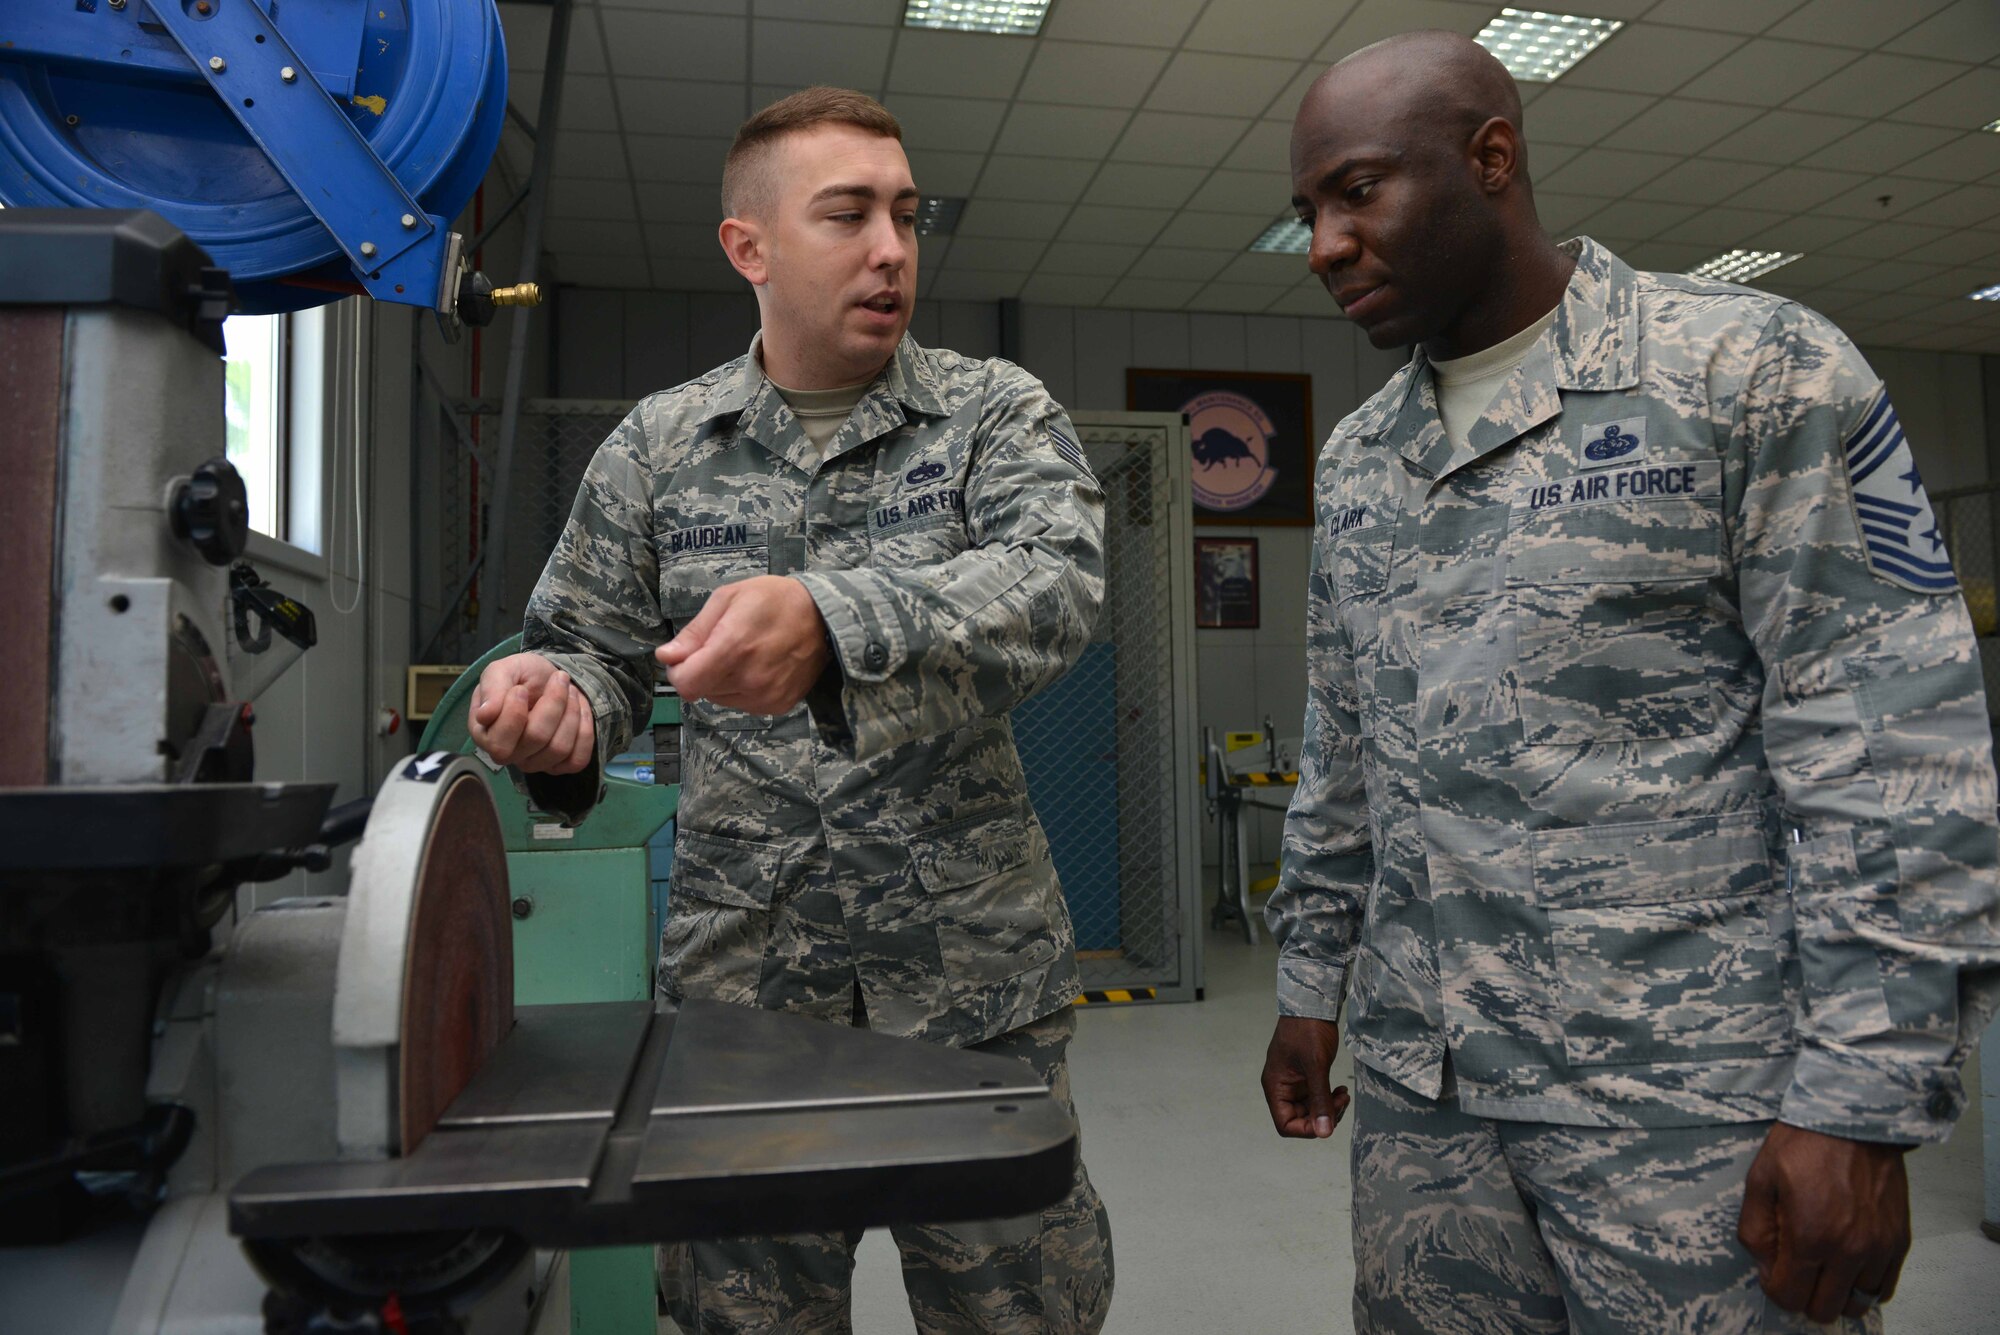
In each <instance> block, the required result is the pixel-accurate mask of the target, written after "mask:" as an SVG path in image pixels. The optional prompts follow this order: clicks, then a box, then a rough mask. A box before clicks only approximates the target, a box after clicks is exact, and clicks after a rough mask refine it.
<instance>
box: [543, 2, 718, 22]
mask: <svg viewBox="0 0 2000 1335" xmlns="http://www.w3.org/2000/svg"><path fill="white" fill-rule="evenodd" d="M593 3H594V4H595V6H596V7H597V8H598V9H647V10H661V9H666V10H672V11H674V12H675V13H679V14H734V15H736V16H737V17H739V18H740V17H742V16H744V15H746V14H748V13H749V12H750V0H582V3H581V4H579V5H578V6H577V8H579V9H589V8H591V6H592V4H593Z"/></svg>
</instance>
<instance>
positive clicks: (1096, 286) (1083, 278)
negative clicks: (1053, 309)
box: [1021, 273, 1117, 306]
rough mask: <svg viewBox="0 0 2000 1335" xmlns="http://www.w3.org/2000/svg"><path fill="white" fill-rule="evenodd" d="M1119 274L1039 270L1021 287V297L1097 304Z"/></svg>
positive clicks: (1056, 302) (1044, 302)
mask: <svg viewBox="0 0 2000 1335" xmlns="http://www.w3.org/2000/svg"><path fill="white" fill-rule="evenodd" d="M1116 281H1117V280H1116V279H1115V278H1112V277H1109V276H1107V275H1104V274H1059V273H1038V274H1035V275H1034V276H1033V277H1031V278H1029V279H1028V281H1027V282H1026V283H1024V284H1023V285H1022V287H1021V300H1022V301H1026V302H1033V303H1035V304H1037V305H1043V306H1095V305H1097V303H1099V302H1100V301H1103V300H1104V294H1105V293H1107V292H1109V291H1110V290H1111V285H1112V284H1113V283H1114V282H1116Z"/></svg>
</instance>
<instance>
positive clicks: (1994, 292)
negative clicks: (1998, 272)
mask: <svg viewBox="0 0 2000 1335" xmlns="http://www.w3.org/2000/svg"><path fill="white" fill-rule="evenodd" d="M1969 295H1970V296H1971V297H1972V299H1973V300H1974V301H2000V283H1995V284H1994V285H1993V286H1992V287H1982V288H1980V289H1979V290H1978V291H1977V292H1973V293H1970V294H1969Z"/></svg>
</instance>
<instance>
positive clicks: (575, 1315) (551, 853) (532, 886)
mask: <svg viewBox="0 0 2000 1335" xmlns="http://www.w3.org/2000/svg"><path fill="white" fill-rule="evenodd" d="M520 646H521V637H520V636H518V635H516V636H513V637H511V638H509V639H507V640H503V641H502V642H501V643H499V644H498V645H496V646H494V648H493V649H492V650H491V651H490V652H488V653H487V654H486V656H485V657H483V658H481V659H480V660H479V661H478V662H477V663H474V664H473V665H472V666H471V667H469V668H467V669H466V670H465V672H464V673H463V674H462V675H461V676H460V677H459V679H458V680H457V681H455V682H453V683H452V687H451V689H450V690H449V691H447V692H446V693H445V696H444V698H443V699H441V700H440V701H438V704H437V709H436V711H435V712H434V713H433V714H432V715H431V720H430V724H429V726H428V727H426V728H425V729H424V735H423V739H422V741H421V742H419V744H418V749H419V750H420V751H451V752H455V753H460V754H465V755H470V754H472V753H473V752H474V751H475V750H476V749H477V748H476V747H475V746H474V745H473V741H472V737H471V735H470V733H469V732H468V731H467V728H466V710H467V707H468V706H469V705H470V704H471V702H472V691H473V688H474V687H475V686H477V685H478V684H479V674H480V673H481V672H482V671H484V670H485V668H486V665H487V664H488V663H491V662H492V661H493V660H495V659H497V658H504V657H506V656H507V655H509V654H512V653H518V652H519V651H520ZM680 721H681V702H680V700H679V698H678V697H676V696H672V695H661V696H655V697H654V699H653V717H652V720H651V727H650V728H649V729H648V730H647V732H646V733H645V734H643V735H642V736H641V737H639V738H635V739H634V740H635V742H636V743H637V744H638V745H639V746H640V747H641V748H643V747H644V746H645V743H646V742H647V741H652V742H653V743H654V746H653V750H652V751H651V752H650V753H649V752H647V751H646V750H644V749H641V750H639V751H636V752H628V753H627V754H625V755H621V756H619V757H617V758H616V759H615V760H614V761H613V763H612V764H611V766H610V769H609V773H607V774H606V776H605V793H604V800H603V801H602V802H600V803H599V804H598V805H597V806H596V808H594V809H593V810H592V811H591V813H590V819H589V820H587V821H585V822H583V823H582V824H581V825H579V826H577V827H576V828H574V829H567V828H565V827H564V826H563V824H562V822H561V821H560V820H558V819H557V818H556V817H554V816H550V815H548V814H546V813H544V812H540V811H537V810H535V809H534V808H533V807H531V806H530V805H529V804H528V800H527V798H526V797H524V796H523V795H522V794H521V792H520V790H519V789H517V788H516V787H515V786H514V782H513V780H512V778H511V777H510V776H509V775H508V773H507V771H505V770H496V771H489V773H488V775H487V785H488V787H489V788H490V789H491V790H492V793H493V803H494V805H495V806H496V807H498V808H499V813H500V830H501V835H502V837H503V838H504V840H505V842H506V849H507V881H508V890H509V893H510V894H511V895H512V896H513V901H514V1000H515V1002H516V1003H517V1004H519V1005H523V1006H540V1005H551V1004H555V1003H559V1002H578V1001H642V1000H645V999H646V998H648V997H650V996H652V993H653V958H654V952H655V949H656V946H657V943H658V940H659V924H658V922H657V921H656V912H657V906H656V898H655V895H654V890H653V877H652V862H651V845H652V844H653V842H654V841H655V839H656V838H657V837H658V836H659V835H660V834H661V833H662V831H664V830H665V829H666V827H667V824H668V822H670V821H671V820H673V817H674V811H675V809H676V808H677V807H678V806H679V804H680V783H679V779H680V742H679V738H680ZM653 1286H654V1277H653V1250H652V1248H650V1247H613V1248H604V1249H600V1250H594V1251H578V1252H573V1253H571V1255H570V1330H571V1332H572V1335H653V1332H654V1331H655V1329H656V1328H657V1323H658V1315H657V1309H656V1307H655V1301H654V1296H653Z"/></svg>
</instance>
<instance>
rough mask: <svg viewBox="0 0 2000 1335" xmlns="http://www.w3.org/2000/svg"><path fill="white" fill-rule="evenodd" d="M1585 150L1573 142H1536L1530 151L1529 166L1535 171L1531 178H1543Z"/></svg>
mask: <svg viewBox="0 0 2000 1335" xmlns="http://www.w3.org/2000/svg"><path fill="white" fill-rule="evenodd" d="M1583 151H1584V150H1583V149H1581V148H1578V147H1576V146H1574V145H1571V144H1536V145H1535V146H1534V147H1533V148H1532V149H1530V150H1529V152H1528V167H1529V170H1530V171H1532V172H1533V173H1534V175H1533V177H1532V178H1531V179H1532V180H1536V181H1539V180H1541V179H1542V177H1543V176H1545V175H1546V174H1548V173H1549V172H1552V171H1555V170H1557V169H1558V168H1560V167H1561V166H1562V165H1563V164H1564V163H1565V162H1568V161H1569V160H1570V159H1571V158H1573V157H1575V156H1576V155H1577V154H1579V153H1581V152H1583Z"/></svg>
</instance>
